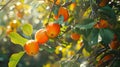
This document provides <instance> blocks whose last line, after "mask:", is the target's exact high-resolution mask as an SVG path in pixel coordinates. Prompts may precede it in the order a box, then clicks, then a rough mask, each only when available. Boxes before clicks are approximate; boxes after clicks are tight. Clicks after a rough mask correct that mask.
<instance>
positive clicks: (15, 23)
mask: <svg viewBox="0 0 120 67" xmlns="http://www.w3.org/2000/svg"><path fill="white" fill-rule="evenodd" d="M9 25H10V26H11V28H18V27H19V26H20V22H19V21H18V20H12V21H10V22H9Z"/></svg>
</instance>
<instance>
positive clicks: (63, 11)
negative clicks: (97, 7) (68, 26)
mask: <svg viewBox="0 0 120 67" xmlns="http://www.w3.org/2000/svg"><path fill="white" fill-rule="evenodd" d="M60 16H63V17H64V21H67V20H68V18H69V13H68V10H67V9H66V8H65V7H60V8H59V10H58V14H57V15H55V19H56V20H58V18H59V17H60Z"/></svg>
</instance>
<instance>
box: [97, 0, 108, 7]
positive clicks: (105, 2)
mask: <svg viewBox="0 0 120 67" xmlns="http://www.w3.org/2000/svg"><path fill="white" fill-rule="evenodd" d="M108 2H109V0H100V3H99V4H98V5H99V6H100V7H104V6H106V5H107V3H108Z"/></svg>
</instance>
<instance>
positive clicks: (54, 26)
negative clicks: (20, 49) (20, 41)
mask: <svg viewBox="0 0 120 67" xmlns="http://www.w3.org/2000/svg"><path fill="white" fill-rule="evenodd" d="M59 33H60V25H59V24H58V23H49V24H48V25H47V26H46V28H45V29H39V30H38V31H37V32H36V33H35V40H28V41H27V42H26V44H25V46H24V49H25V51H26V53H27V54H28V55H30V56H34V55H36V54H38V52H39V45H41V44H44V43H46V42H47V41H48V40H49V38H55V37H57V36H58V35H59Z"/></svg>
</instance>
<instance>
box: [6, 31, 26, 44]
mask: <svg viewBox="0 0 120 67" xmlns="http://www.w3.org/2000/svg"><path fill="white" fill-rule="evenodd" d="M8 36H9V37H10V39H11V42H13V43H14V44H19V45H21V46H24V44H25V43H26V42H27V39H25V38H23V37H22V36H20V35H19V34H18V33H16V32H11V33H10V34H9V35H8Z"/></svg>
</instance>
